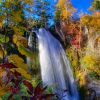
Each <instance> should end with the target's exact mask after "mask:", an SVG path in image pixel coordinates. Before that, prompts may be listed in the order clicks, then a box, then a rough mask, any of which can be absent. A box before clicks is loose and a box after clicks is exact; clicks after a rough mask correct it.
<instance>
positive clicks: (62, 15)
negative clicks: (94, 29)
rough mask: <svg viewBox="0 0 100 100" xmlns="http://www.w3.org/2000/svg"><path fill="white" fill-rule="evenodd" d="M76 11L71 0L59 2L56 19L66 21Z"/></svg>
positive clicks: (60, 0)
mask: <svg viewBox="0 0 100 100" xmlns="http://www.w3.org/2000/svg"><path fill="white" fill-rule="evenodd" d="M75 11H76V9H75V8H74V7H73V5H72V4H71V2H70V1H69V0H59V1H58V3H57V5H56V19H61V20H66V19H67V18H69V17H71V16H72V15H73V13H74V12H75Z"/></svg>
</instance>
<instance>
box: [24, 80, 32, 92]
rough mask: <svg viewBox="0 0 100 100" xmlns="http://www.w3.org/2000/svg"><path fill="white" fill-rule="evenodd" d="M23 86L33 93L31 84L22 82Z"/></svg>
mask: <svg viewBox="0 0 100 100" xmlns="http://www.w3.org/2000/svg"><path fill="white" fill-rule="evenodd" d="M23 84H24V85H25V86H26V87H28V89H29V90H30V92H31V93H33V86H32V84H31V83H30V82H28V81H26V80H24V81H23Z"/></svg>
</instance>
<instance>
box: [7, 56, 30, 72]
mask: <svg viewBox="0 0 100 100" xmlns="http://www.w3.org/2000/svg"><path fill="white" fill-rule="evenodd" d="M8 60H9V62H11V63H13V64H14V65H15V66H17V67H18V68H22V69H24V70H26V71H28V66H27V64H25V63H24V60H23V59H22V58H21V57H19V56H18V55H16V54H13V55H10V56H9V57H8Z"/></svg>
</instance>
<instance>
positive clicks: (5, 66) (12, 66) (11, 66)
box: [0, 63, 17, 69]
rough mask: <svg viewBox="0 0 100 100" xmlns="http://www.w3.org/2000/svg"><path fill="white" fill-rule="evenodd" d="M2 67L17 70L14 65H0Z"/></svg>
mask: <svg viewBox="0 0 100 100" xmlns="http://www.w3.org/2000/svg"><path fill="white" fill-rule="evenodd" d="M0 67H2V68H9V69H11V68H17V67H16V66H15V65H13V64H12V63H6V64H0Z"/></svg>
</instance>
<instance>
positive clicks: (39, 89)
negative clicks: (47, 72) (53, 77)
mask: <svg viewBox="0 0 100 100" xmlns="http://www.w3.org/2000/svg"><path fill="white" fill-rule="evenodd" d="M46 88H47V86H46V87H44V88H43V87H42V84H41V83H39V84H38V85H37V87H36V88H35V90H34V95H35V96H36V95H42V94H43V92H44V91H45V89H46Z"/></svg>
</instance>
